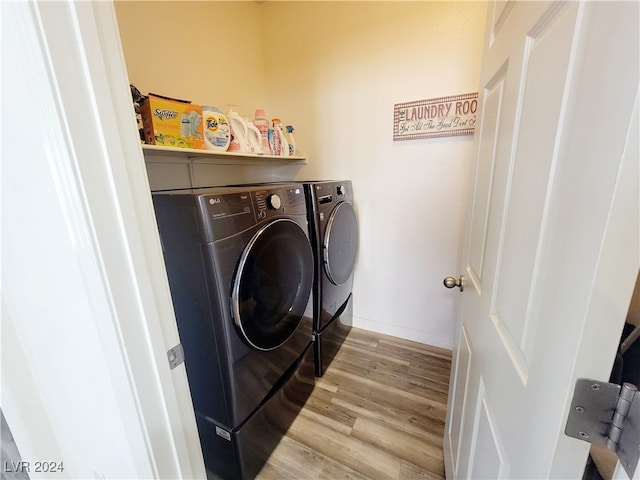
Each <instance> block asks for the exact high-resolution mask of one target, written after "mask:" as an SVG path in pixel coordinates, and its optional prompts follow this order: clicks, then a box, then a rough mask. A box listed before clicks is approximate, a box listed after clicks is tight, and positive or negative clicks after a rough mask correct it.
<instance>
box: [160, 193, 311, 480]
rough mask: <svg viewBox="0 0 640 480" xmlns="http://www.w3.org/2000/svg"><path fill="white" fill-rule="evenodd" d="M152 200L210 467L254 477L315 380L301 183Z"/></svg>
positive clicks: (222, 474)
mask: <svg viewBox="0 0 640 480" xmlns="http://www.w3.org/2000/svg"><path fill="white" fill-rule="evenodd" d="M152 198H153V202H154V207H155V211H156V219H157V223H158V228H159V232H160V239H161V243H162V249H163V254H164V260H165V265H166V270H167V275H168V279H169V286H170V289H171V296H172V300H173V305H174V310H175V315H176V320H177V325H178V332H179V335H180V341H181V344H182V346H183V350H184V357H185V366H186V372H187V377H188V381H189V388H190V391H191V397H192V401H193V406H194V410H195V415H196V422H197V426H198V433H199V436H200V444H201V447H202V453H203V457H204V461H205V466H206V468H207V473H208V475H209V476H211V477H214V478H224V479H232V478H242V479H244V478H253V477H254V476H255V475H256V474H257V473H258V472H259V470H260V468H261V467H262V465H263V464H264V462H265V461H266V459H267V458H268V456H269V455H270V453H271V451H272V449H273V448H274V447H275V445H276V444H277V443H278V441H279V440H280V438H281V436H282V434H283V433H284V432H285V431H286V429H287V428H288V426H289V424H290V423H291V421H292V420H293V419H294V418H295V416H296V415H297V413H298V411H299V409H300V408H301V406H302V405H303V404H304V402H305V401H306V398H307V397H308V395H309V393H310V392H311V390H312V389H313V386H314V378H315V377H314V359H313V348H312V347H311V345H312V316H313V308H312V301H311V291H312V287H313V281H314V276H313V274H314V256H313V251H312V247H311V244H310V240H309V234H308V223H307V216H306V205H305V195H304V189H303V186H302V185H301V184H296V183H291V184H280V185H277V186H276V185H273V186H267V185H263V186H245V187H233V188H225V187H211V188H203V189H193V190H183V191H167V192H154V193H153V195H152Z"/></svg>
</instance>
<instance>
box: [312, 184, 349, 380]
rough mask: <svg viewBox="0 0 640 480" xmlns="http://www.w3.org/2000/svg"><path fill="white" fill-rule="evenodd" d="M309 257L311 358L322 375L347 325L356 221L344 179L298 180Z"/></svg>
mask: <svg viewBox="0 0 640 480" xmlns="http://www.w3.org/2000/svg"><path fill="white" fill-rule="evenodd" d="M304 187H305V195H306V198H307V213H308V215H309V229H310V233H311V243H312V245H313V251H314V259H315V264H316V268H315V279H314V294H313V304H314V306H313V311H314V314H313V317H314V326H313V331H314V358H315V372H316V376H322V375H323V374H324V372H325V370H326V368H327V366H328V365H329V363H331V360H332V359H333V357H334V356H335V354H336V352H337V351H338V349H339V348H340V345H342V342H343V341H344V339H345V337H346V336H347V335H348V333H349V330H350V329H351V326H352V323H353V322H352V313H353V312H352V306H353V305H352V289H353V269H354V266H355V261H356V256H357V253H358V221H357V218H356V213H355V210H354V208H353V187H352V184H351V181H350V180H342V181H315V182H304Z"/></svg>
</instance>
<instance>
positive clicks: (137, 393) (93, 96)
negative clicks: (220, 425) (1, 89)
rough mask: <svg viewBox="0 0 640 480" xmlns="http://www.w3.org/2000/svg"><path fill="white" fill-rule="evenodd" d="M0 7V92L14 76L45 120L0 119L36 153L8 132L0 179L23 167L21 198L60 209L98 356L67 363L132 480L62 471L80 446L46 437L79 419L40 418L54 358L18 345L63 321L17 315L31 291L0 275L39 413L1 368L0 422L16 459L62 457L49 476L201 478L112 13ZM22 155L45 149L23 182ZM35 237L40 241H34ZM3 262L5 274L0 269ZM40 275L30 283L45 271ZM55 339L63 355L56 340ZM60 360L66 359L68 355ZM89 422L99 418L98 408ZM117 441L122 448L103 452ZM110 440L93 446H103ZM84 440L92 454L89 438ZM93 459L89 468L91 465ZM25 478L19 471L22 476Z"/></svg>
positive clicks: (107, 7)
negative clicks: (1, 416)
mask: <svg viewBox="0 0 640 480" xmlns="http://www.w3.org/2000/svg"><path fill="white" fill-rule="evenodd" d="M0 9H1V10H0V13H1V14H2V17H4V20H5V21H3V22H4V23H3V26H4V27H6V28H4V30H5V31H4V32H3V35H2V36H3V39H2V40H3V43H4V45H5V48H13V45H9V44H10V42H16V45H15V47H16V48H18V49H24V51H25V52H26V54H25V55H22V56H21V59H19V60H17V62H18V63H19V65H15V62H14V65H11V66H9V65H6V64H3V72H2V74H3V83H5V82H4V79H5V78H9V76H10V75H12V73H13V71H14V70H13V67H14V66H16V67H19V68H16V70H17V71H21V72H27V74H26V75H24V78H23V80H24V83H25V84H28V85H29V87H30V88H31V91H32V92H33V93H34V95H33V97H34V98H33V99H31V98H29V101H28V102H26V103H25V105H31V104H32V105H34V106H35V107H36V108H38V109H39V110H40V112H43V113H44V115H45V116H42V117H38V116H37V114H38V113H40V112H38V111H30V112H28V111H27V112H25V111H21V110H19V111H14V112H11V116H5V115H4V114H3V117H4V118H5V119H9V118H10V119H11V120H12V122H13V121H15V122H16V124H17V123H20V124H21V125H22V128H25V129H26V128H30V129H33V132H34V135H33V142H34V145H35V146H34V147H33V148H26V149H25V148H24V145H17V144H16V143H17V142H14V143H12V141H11V140H12V139H11V135H7V132H9V133H11V132H12V130H10V129H9V130H7V131H5V132H4V133H5V137H4V140H3V141H4V143H3V147H2V157H3V165H7V170H6V171H7V172H8V171H9V170H8V169H9V168H11V169H13V170H12V172H15V171H19V169H20V168H23V169H24V174H25V175H24V179H25V184H24V188H25V189H28V188H29V186H30V185H34V184H37V181H38V180H39V179H43V181H45V182H48V183H47V184H54V185H55V186H56V191H57V197H56V198H50V199H49V200H48V201H50V202H56V206H57V205H58V204H59V205H61V208H62V211H63V213H64V216H65V217H66V218H67V220H68V222H67V223H66V225H65V227H64V228H66V232H67V235H64V231H65V230H61V231H62V232H63V235H62V236H61V237H60V240H61V241H65V242H67V243H66V245H68V246H69V247H70V248H71V249H72V250H73V251H75V252H76V258H77V264H74V265H70V269H78V271H79V272H80V274H81V278H84V279H85V281H86V282H85V289H84V291H82V292H78V297H83V298H87V299H88V301H89V303H90V311H93V312H94V313H95V314H94V315H93V316H91V317H90V318H84V320H83V321H85V322H87V324H88V325H89V326H90V327H88V328H89V330H88V331H90V332H96V333H97V335H98V336H97V339H98V342H99V344H100V345H101V348H99V349H96V350H94V351H93V352H92V354H91V356H89V357H85V358H78V359H75V360H76V361H77V362H79V363H82V362H85V363H86V366H87V368H91V367H93V366H96V367H97V368H96V374H97V375H98V374H100V372H107V374H106V375H105V378H104V382H103V383H105V384H111V385H112V388H113V395H114V398H115V401H114V402H113V403H111V404H109V405H106V404H105V406H107V407H108V408H109V409H113V411H114V412H120V413H119V415H120V418H121V421H122V424H123V425H122V428H124V435H125V436H124V437H122V436H121V435H120V434H117V435H116V433H114V438H113V452H116V451H118V450H119V449H123V448H124V450H123V453H122V455H123V457H122V458H126V459H127V461H129V459H131V458H132V459H133V460H132V461H133V465H134V467H133V468H134V470H135V471H129V472H122V470H121V468H122V466H120V470H119V469H118V465H115V464H114V463H117V461H116V462H114V461H113V460H110V459H113V458H118V457H117V455H116V454H113V455H112V453H113V452H105V453H104V454H102V453H101V452H94V453H93V454H94V455H95V458H93V462H94V463H93V464H92V466H87V465H82V464H83V459H79V458H75V460H76V462H75V463H76V464H75V465H73V463H74V456H75V457H77V455H78V452H77V451H78V446H79V445H81V443H78V442H82V441H83V439H77V438H74V433H73V428H72V426H71V427H70V429H69V431H66V432H64V434H63V433H61V432H57V431H56V428H57V426H60V425H72V424H73V422H83V421H84V420H85V419H87V418H85V417H83V416H82V415H83V412H80V411H75V412H74V411H70V410H66V411H65V409H64V407H61V408H52V405H55V406H59V405H60V406H63V405H64V401H63V398H62V397H61V396H59V395H62V393H63V392H60V393H58V392H56V391H55V389H53V388H47V386H46V385H43V384H42V379H43V378H44V375H45V374H44V373H43V372H46V371H47V370H46V369H47V368H48V367H49V366H50V364H51V363H55V359H51V358H46V357H45V356H41V355H38V354H37V353H38V352H39V351H40V350H39V349H40V348H41V347H42V344H39V343H38V342H42V341H44V340H46V339H42V338H40V336H37V335H33V334H31V333H32V332H34V331H40V330H42V329H41V328H40V327H39V324H38V322H42V323H41V325H42V326H44V325H45V323H47V322H48V323H49V324H51V322H52V321H53V322H59V324H60V329H63V328H65V326H70V322H69V323H68V324H65V321H66V319H65V317H63V316H62V315H60V314H59V313H58V312H59V309H57V305H56V303H55V300H54V301H53V302H52V303H51V304H50V306H49V311H48V312H47V313H48V315H47V317H48V318H40V319H34V318H27V317H26V316H24V315H23V312H25V311H27V310H28V309H27V310H25V309H24V308H22V307H23V306H25V304H26V302H29V301H33V302H37V301H38V296H39V295H38V292H37V291H36V292H31V297H30V298H27V297H26V295H24V296H23V295H21V292H19V291H18V290H17V287H16V288H13V289H12V288H10V287H11V285H10V283H11V279H9V278H5V272H4V271H3V283H4V285H5V286H6V288H4V289H3V296H2V312H3V317H4V318H6V319H7V320H6V321H7V323H6V324H5V325H6V326H7V330H6V331H7V332H8V334H10V337H9V336H7V337H5V338H6V339H7V340H6V341H9V342H10V341H12V340H15V342H14V343H12V344H10V345H8V347H10V348H11V351H14V349H15V351H16V352H17V355H18V354H19V355H20V358H21V359H22V363H21V368H23V369H24V371H25V372H27V373H29V378H30V379H33V380H34V382H33V388H32V390H31V392H32V393H35V392H37V393H38V394H39V395H38V396H39V397H40V399H39V400H40V403H38V402H37V400H38V399H35V398H34V399H32V401H31V402H26V401H24V400H25V399H24V398H20V395H21V393H20V392H23V391H24V388H23V387H24V385H25V383H24V382H25V378H24V377H22V378H20V376H16V375H13V376H12V375H5V367H6V368H9V367H8V366H7V362H6V361H5V362H4V366H3V383H2V385H3V395H2V405H3V411H4V413H5V416H6V418H7V421H8V423H9V427H10V428H11V430H12V431H13V434H14V437H15V439H16V442H17V443H18V448H20V449H21V452H20V453H21V455H22V459H23V460H27V461H31V462H34V461H38V460H40V461H42V460H49V458H47V456H46V453H47V452H51V451H56V452H57V453H58V454H59V455H62V457H64V458H51V459H50V460H57V461H61V460H62V461H66V463H67V465H66V472H67V473H61V474H60V475H61V476H62V477H64V476H73V475H74V473H75V475H82V476H86V475H87V474H88V473H89V472H90V471H91V469H93V476H94V477H96V478H101V477H102V475H105V474H106V475H107V476H111V475H109V473H112V472H121V473H122V474H126V475H131V476H132V477H137V478H140V477H143V476H144V477H149V476H152V477H157V478H204V477H205V470H204V463H203V460H202V454H201V450H200V444H199V441H198V434H197V429H196V424H195V417H194V413H193V407H192V404H191V399H190V393H189V388H188V383H187V378H186V372H185V369H184V365H180V366H178V367H176V368H175V369H173V370H172V369H170V367H169V364H168V360H167V353H166V352H167V350H168V349H169V348H171V347H173V346H175V345H176V344H177V343H179V337H178V332H177V327H176V322H175V315H174V312H173V306H172V303H171V297H170V293H169V286H168V283H167V278H166V272H165V269H164V262H163V258H162V250H161V246H160V242H159V238H158V234H157V227H156V223H155V216H154V210H153V205H152V202H151V197H150V194H149V185H148V181H147V174H146V170H145V165H144V158H143V155H142V151H141V148H140V142H139V139H138V135H137V127H136V123H135V119H134V112H133V107H132V101H131V97H130V95H129V87H128V84H129V81H128V77H127V71H126V67H125V64H124V58H123V54H122V47H121V44H120V37H119V32H118V25H117V21H116V17H115V12H114V9H113V4H112V2H102V1H99V2H71V1H67V2H47V1H35V2H29V3H26V2H24V3H22V2H16V3H13V4H11V3H6V4H3V5H0ZM18 42H20V43H18ZM3 60H4V59H3ZM8 67H11V69H10V68H8ZM5 76H6V77H5ZM6 84H7V83H5V85H6ZM5 94H6V95H9V94H10V93H9V92H5ZM25 110H28V108H25ZM34 115H36V118H34ZM5 125H7V124H5ZM12 126H13V127H15V128H18V127H17V126H16V125H12ZM14 131H15V130H14ZM52 146H53V147H52ZM52 148H53V150H54V151H51V149H52ZM29 152H33V153H32V155H34V154H38V152H45V155H44V156H46V157H47V158H48V160H47V162H48V163H47V164H48V166H49V168H48V169H47V171H42V170H39V171H37V172H33V171H32V172H29V167H28V165H29V163H28V162H29ZM5 162H6V163H5ZM20 162H22V164H23V165H25V166H24V167H21V165H20ZM16 169H18V170H16ZM3 171H4V167H3ZM30 175H31V176H32V178H29V176H30ZM32 180H33V182H32ZM3 186H4V185H3ZM34 193H35V192H34ZM14 205H17V203H14ZM45 205H46V201H45ZM25 213H27V212H25ZM3 226H4V227H5V228H7V226H6V225H4V224H3ZM9 228H10V227H9ZM43 240H44V241H45V244H46V238H45V239H43ZM12 253H16V254H22V255H24V254H25V252H7V251H5V250H4V246H3V260H4V259H7V258H8V257H9V256H10V255H12ZM50 254H52V255H55V254H56V252H55V251H52V252H50ZM16 256H18V255H16ZM3 263H4V264H8V265H9V266H8V267H7V268H9V267H10V266H11V265H10V263H11V262H8V261H7V262H5V261H3ZM41 265H42V267H41V269H40V271H42V273H43V274H45V275H47V274H50V273H51V272H50V270H47V266H46V265H45V264H41ZM35 268H38V266H36V267H35ZM7 275H8V273H7ZM61 277H64V274H61ZM50 281H52V282H55V281H57V278H51V279H50ZM21 315H22V316H21ZM29 329H31V330H29ZM67 336H71V335H67ZM56 340H60V341H61V342H62V345H67V344H65V343H64V342H65V338H64V337H63V336H60V338H59V339H56ZM71 340H75V341H77V340H76V339H70V340H69V343H68V346H69V348H72V347H73V343H72V342H71ZM4 347H5V342H3V348H4ZM61 355H62V356H64V355H69V357H71V354H69V352H61ZM16 358H17V357H16ZM14 359H15V358H12V360H14ZM5 360H6V359H5ZM48 364H49V365H48ZM100 369H104V370H100ZM71 375H72V374H71V373H70V372H69V371H59V372H58V373H57V377H58V382H59V384H60V387H61V388H60V390H62V387H63V386H64V387H69V386H70V388H73V381H74V379H73V378H71ZM30 385H31V384H30ZM73 391H74V393H73V394H74V395H77V396H78V397H79V398H83V397H87V398H91V395H90V393H89V392H86V393H85V391H83V386H82V385H77V387H76V389H74V390H73ZM67 394H68V392H67ZM93 414H94V415H100V411H96V412H95V413H93ZM36 417H38V418H41V420H42V421H43V422H45V423H47V426H48V427H51V429H50V432H51V435H49V436H48V437H47V438H48V439H49V440H48V444H47V442H44V441H39V439H38V438H36V437H37V436H38V435H39V434H38V432H37V431H33V424H32V423H31V422H33V421H34V420H33V418H36ZM107 430H108V429H107ZM75 437H77V433H76V434H75ZM123 438H124V439H126V442H127V444H128V448H127V447H123V444H122V443H120V444H116V443H117V442H116V441H120V442H122V441H123ZM21 439H22V441H21ZM109 440H110V439H109V438H103V439H101V442H104V443H105V444H107V445H110V443H109ZM84 441H85V442H87V443H91V439H86V440H84ZM43 442H44V443H43ZM125 450H126V451H125ZM102 460H104V463H105V464H104V465H103V466H102V468H98V467H94V465H95V464H100V462H101V461H102ZM34 474H35V472H33V470H32V471H31V473H30V475H32V478H34V477H33V475H34ZM36 476H37V475H36Z"/></svg>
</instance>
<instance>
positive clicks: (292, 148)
mask: <svg viewBox="0 0 640 480" xmlns="http://www.w3.org/2000/svg"><path fill="white" fill-rule="evenodd" d="M293 131H294V128H293V126H291V125H287V126H286V127H284V138H286V139H287V142H289V156H293V155H298V150H297V149H296V141H295V139H294V138H293Z"/></svg>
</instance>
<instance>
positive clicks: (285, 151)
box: [271, 118, 289, 157]
mask: <svg viewBox="0 0 640 480" xmlns="http://www.w3.org/2000/svg"><path fill="white" fill-rule="evenodd" d="M271 123H272V125H273V136H274V143H275V146H276V149H275V150H276V153H274V155H278V156H281V157H288V156H289V142H287V139H286V138H285V136H284V131H283V130H282V121H281V120H280V119H279V118H273V119H271Z"/></svg>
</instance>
